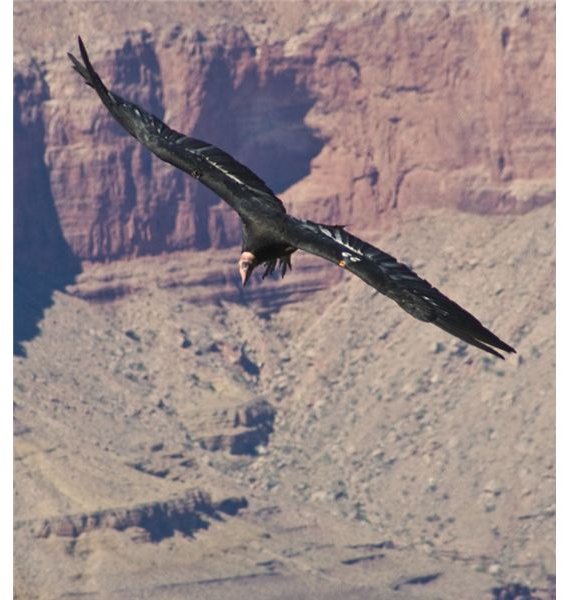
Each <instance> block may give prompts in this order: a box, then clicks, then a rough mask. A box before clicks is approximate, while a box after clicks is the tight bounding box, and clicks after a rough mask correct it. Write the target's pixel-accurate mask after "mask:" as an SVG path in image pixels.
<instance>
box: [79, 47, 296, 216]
mask: <svg viewBox="0 0 562 600" xmlns="http://www.w3.org/2000/svg"><path fill="white" fill-rule="evenodd" d="M78 44H79V46H80V54H81V55H82V60H83V61H84V64H82V63H81V62H80V61H78V60H77V59H76V58H75V57H74V56H73V55H72V54H70V53H69V54H68V57H69V58H70V60H71V61H72V64H73V66H74V69H75V70H76V71H77V72H78V73H79V74H80V75H81V76H82V77H83V78H84V80H85V81H86V84H87V85H89V86H90V87H92V88H93V89H94V90H95V91H96V92H97V94H98V96H99V97H100V99H101V101H102V102H103V103H104V105H105V106H106V108H107V109H108V110H109V112H110V113H111V114H112V116H113V117H114V118H115V120H116V121H117V122H118V123H119V124H120V125H122V126H123V127H124V128H125V129H126V130H127V131H128V132H129V133H130V134H131V135H132V136H134V137H135V138H137V140H139V142H141V143H142V144H144V145H145V146H146V147H147V148H148V149H149V150H150V151H152V152H153V153H154V154H156V156H158V158H161V159H162V160H164V161H166V162H168V163H170V164H172V165H174V166H175V167H178V168H179V169H182V170H183V171H185V172H186V173H188V174H189V175H191V176H192V177H194V178H195V179H198V180H199V181H201V183H203V184H205V185H206V186H207V187H209V188H210V189H212V190H213V191H214V192H216V193H217V194H218V195H219V196H220V197H221V198H223V200H225V201H226V202H228V204H230V206H232V208H234V209H235V210H236V211H237V212H238V213H239V214H240V215H241V216H242V217H244V216H245V215H249V216H251V215H253V214H255V213H256V211H257V212H259V211H260V210H265V211H273V212H275V213H285V208H284V206H283V203H282V202H281V200H279V198H277V197H276V196H275V194H274V193H273V192H272V191H271V190H270V189H269V187H268V186H267V185H266V184H265V183H264V182H263V181H262V180H261V179H260V178H259V177H258V176H257V175H256V174H255V173H253V172H252V171H250V169H248V168H247V167H245V166H244V165H242V164H240V163H239V162H238V161H236V160H235V159H234V158H232V156H230V154H227V153H226V152H224V151H222V150H221V149H220V148H217V147H216V146H213V145H212V144H209V143H208V142H203V141H201V140H197V139H195V138H190V137H187V136H185V135H183V134H181V133H179V132H177V131H174V130H173V129H171V128H170V127H168V126H167V125H166V124H165V123H164V122H162V121H161V120H160V119H159V118H158V117H156V116H154V115H152V114H150V113H148V112H146V111H145V110H143V109H142V108H141V107H140V106H137V105H136V104H133V103H132V102H127V101H126V100H124V99H123V98H121V97H120V96H118V95H117V94H115V93H113V92H111V91H109V90H108V89H107V88H106V87H105V85H104V83H103V82H102V80H101V78H100V76H99V75H98V74H97V73H96V71H95V70H94V68H93V67H92V64H91V63H90V60H89V58H88V54H87V52H86V48H85V46H84V43H83V42H82V39H81V38H78Z"/></svg>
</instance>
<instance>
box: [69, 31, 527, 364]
mask: <svg viewBox="0 0 562 600" xmlns="http://www.w3.org/2000/svg"><path fill="white" fill-rule="evenodd" d="M78 44H79V47H80V54H81V56H82V60H83V64H82V63H81V62H80V61H79V60H77V59H76V58H75V57H74V56H73V55H72V54H70V53H69V54H68V56H69V58H70V60H71V61H72V64H73V66H74V69H75V70H76V71H77V72H78V73H79V74H80V75H81V76H82V77H83V78H84V80H85V82H86V84H87V85H89V86H90V87H92V88H93V89H94V90H95V91H96V92H97V94H98V96H99V97H100V99H101V101H102V102H103V104H104V105H105V107H106V108H107V109H108V110H109V112H110V113H111V115H112V116H113V117H114V118H115V120H116V121H117V122H118V123H120V124H121V125H122V126H123V127H124V128H125V129H126V130H127V131H128V132H129V133H130V134H131V135H132V136H134V137H135V138H136V139H137V140H139V142H141V143H142V144H144V145H145V146H146V147H147V148H148V149H149V150H150V151H151V152H153V153H154V154H156V156H158V157H159V158H161V159H162V160H164V161H166V162H168V163H170V164H172V165H174V166H175V167H178V168H179V169H181V170H182V171H185V172H186V173H188V174H189V175H191V176H192V177H194V178H195V179H197V180H199V181H200V182H201V183H203V184H204V185H206V186H207V187H208V188H210V189H211V190H213V191H214V192H215V193H216V194H218V196H219V197H220V198H222V199H223V200H225V201H226V202H227V203H228V204H229V205H230V206H231V207H232V208H233V209H234V210H235V211H236V212H237V213H238V215H239V216H240V219H241V220H242V254H241V255H240V260H239V263H238V265H239V270H240V276H241V278H242V283H243V284H244V285H245V284H246V283H247V282H248V280H249V278H250V275H251V274H252V271H253V270H254V269H255V267H256V266H258V265H261V264H264V265H265V272H264V277H265V276H266V275H269V274H271V273H272V272H273V271H274V270H275V269H276V268H277V267H279V268H280V269H281V275H285V272H286V270H287V269H288V268H289V269H290V268H291V255H292V254H293V252H295V251H296V250H304V251H305V252H310V253H311V254H315V255H317V256H321V257H322V258H325V259H326V260H329V261H330V262H332V263H335V264H337V265H339V266H340V267H343V268H345V269H347V270H348V271H350V272H351V273H353V274H355V275H357V276H358V277H360V278H361V279H362V280H363V281H364V282H365V283H367V284H368V285H370V286H372V287H374V288H375V289H376V290H378V291H379V292H381V293H382V294H384V295H386V296H388V297H389V298H392V300H394V301H395V302H396V303H398V304H399V305H400V307H402V308H403V309H404V310H405V311H407V312H408V313H410V314H411V315H412V316H414V317H415V318H416V319H419V320H421V321H426V322H428V323H433V324H434V325H437V326H438V327H440V328H441V329H444V330H445V331H447V332H448V333H450V334H452V335H454V336H456V337H458V338H460V339H461V340H463V341H465V342H467V343H469V344H472V345H473V346H476V347H478V348H481V349H482V350H485V351H486V352H489V353H490V354H493V355H495V356H498V357H500V358H503V356H502V355H501V354H500V353H499V352H497V350H495V348H497V349H499V350H503V351H504V352H515V350H514V348H512V347H511V346H509V345H508V344H506V343H505V342H503V341H502V340H500V339H499V338H498V337H497V336H496V335H494V334H493V333H492V332H491V331H490V330H488V329H486V327H484V326H483V325H482V323H480V321H479V320H478V319H476V318H475V317H474V316H472V315H471V314H470V313H469V312H468V311H466V310H465V309H464V308H462V307H461V306H459V305H458V304H456V303H455V302H453V301H452V300H450V299H449V298H447V296H445V295H444V294H442V293H441V292H440V291H439V290H438V289H436V288H434V287H433V286H432V285H431V284H430V283H428V282H427V281H426V280H425V279H422V278H420V277H418V275H416V273H414V271H412V270H411V269H410V268H408V267H407V266H406V265H404V264H402V263H400V262H398V261H397V260H396V259H395V258H394V257H392V256H390V254H387V253H386V252H383V251H382V250H379V249H378V248H375V247H374V246H371V245H370V244H367V243H366V242H364V241H362V240H360V239H359V238H357V237H355V236H353V235H351V234H350V233H348V232H347V231H346V230H345V229H344V228H343V227H341V226H336V225H323V224H321V223H315V222H313V221H308V220H303V219H298V218H296V217H293V216H291V215H289V214H287V211H286V210H285V207H284V206H283V203H282V202H281V200H279V198H277V197H276V196H275V194H274V193H273V192H272V190H271V189H270V188H269V187H268V186H267V184H266V183H265V182H264V181H262V180H261V179H260V178H259V177H258V176H257V175H256V174H255V173H253V172H252V171H250V169H248V168H247V167H245V166H244V165H242V164H240V163H239V162H238V161H236V160H235V159H234V158H233V157H232V156H230V155H229V154H227V153H226V152H224V151H222V150H221V149H220V148H217V147H216V146H213V145H212V144H209V143H208V142H204V141H201V140H197V139H195V138H191V137H188V136H186V135H183V134H181V133H178V132H177V131H174V130H173V129H171V128H170V127H168V126H167V125H166V124H165V123H163V122H162V121H161V120H160V119H158V118H157V117H155V116H154V115H151V114H150V113H148V112H146V111H145V110H143V109H142V108H141V107H139V106H137V105H135V104H133V103H132V102H128V101H127V100H124V99H123V98H121V97H120V96H118V95H117V94H115V93H114V92H111V91H110V90H108V89H107V88H106V87H105V85H104V83H103V82H102V80H101V78H100V77H99V75H98V74H97V73H96V71H95V70H94V68H93V67H92V64H91V63H90V59H89V58H88V54H87V52H86V48H85V46H84V43H83V42H82V40H81V39H80V38H78Z"/></svg>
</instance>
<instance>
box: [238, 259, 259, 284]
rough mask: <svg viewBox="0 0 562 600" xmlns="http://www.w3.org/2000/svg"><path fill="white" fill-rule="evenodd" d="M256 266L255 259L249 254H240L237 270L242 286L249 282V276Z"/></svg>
mask: <svg viewBox="0 0 562 600" xmlns="http://www.w3.org/2000/svg"><path fill="white" fill-rule="evenodd" d="M255 265H256V257H255V255H254V254H252V253H251V252H242V255H241V256H240V260H239V261H238V269H239V271H240V278H241V279H242V285H243V286H245V285H246V284H247V283H248V281H249V280H250V275H251V274H252V271H253V270H254V267H255Z"/></svg>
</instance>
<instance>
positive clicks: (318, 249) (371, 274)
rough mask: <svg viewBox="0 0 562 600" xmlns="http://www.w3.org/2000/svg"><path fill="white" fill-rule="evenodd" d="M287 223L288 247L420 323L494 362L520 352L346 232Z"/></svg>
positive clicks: (406, 269)
mask: <svg viewBox="0 0 562 600" xmlns="http://www.w3.org/2000/svg"><path fill="white" fill-rule="evenodd" d="M287 220H288V222H289V225H288V226H287V230H286V233H287V242H289V243H290V244H292V245H293V246H295V247H296V248H300V249H301V250H305V251H307V252H310V253H312V254H316V255H318V256H321V257H323V258H325V259H327V260H329V261H331V262H333V263H336V264H338V265H340V266H345V267H346V268H347V269H348V270H349V271H351V272H352V273H353V274H355V275H357V276H358V277H360V278H361V279H362V280H363V281H365V282H366V283H367V284H368V285H370V286H372V287H374V288H375V289H376V290H378V291H379V292H381V293H382V294H384V295H385V296H388V297H389V298H391V299H392V300H394V301H395V302H396V303H397V304H398V305H399V306H400V307H401V308H403V309H404V310H405V311H406V312H408V313H409V314H411V315H412V316H413V317H415V318H416V319H419V320H420V321H425V322H428V323H433V324H434V325H437V327H440V328H441V329H443V330H444V331H447V332H448V333H450V334H452V335H454V336H456V337H458V338H460V339H462V340H463V341H465V342H467V343H468V344H472V345H473V346H476V347H478V348H481V349H482V350H485V351H486V352H489V353H490V354H493V355H494V356H498V357H500V358H503V356H502V355H501V354H500V353H499V352H497V351H496V350H494V348H498V349H500V350H503V351H504V352H515V350H514V349H513V348H512V347H511V346H509V345H508V344H506V343H505V342H503V341H502V340H501V339H500V338H498V337H497V336H496V335H495V334H493V333H492V332H491V331H490V330H488V329H486V327H484V326H483V325H482V323H481V322H480V321H479V320H478V319H476V317H474V316H473V315H471V314H470V313H469V312H468V311H467V310H465V309H464V308H462V307H461V306H459V305H458V304H457V303H456V302H453V300H451V299H450V298H447V296H445V295H444V294H443V293H441V292H440V291H439V290H438V289H437V288H435V287H433V286H432V285H431V284H430V283H429V282H428V281H426V280H425V279H422V278H421V277H419V276H418V275H417V274H416V273H415V272H414V271H413V270H412V269H410V268H409V267H408V266H406V265H405V264H403V263H400V262H398V261H397V260H396V259H395V258H394V257H393V256H391V255H390V254H387V253H386V252H383V251H382V250H379V249H378V248H376V247H375V246H371V245H370V244H367V243H366V242H364V241H363V240H360V239H359V238H357V237H355V236H353V235H351V234H350V233H348V232H347V231H346V230H345V229H344V228H343V227H339V226H332V225H322V224H319V223H314V222H313V221H302V220H300V219H295V218H292V217H289V218H288V219H287Z"/></svg>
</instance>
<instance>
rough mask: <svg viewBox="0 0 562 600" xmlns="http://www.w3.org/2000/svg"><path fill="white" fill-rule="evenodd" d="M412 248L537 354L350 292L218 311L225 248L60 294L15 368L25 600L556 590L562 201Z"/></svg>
mask: <svg viewBox="0 0 562 600" xmlns="http://www.w3.org/2000/svg"><path fill="white" fill-rule="evenodd" d="M399 231H400V233H399V234H398V233H389V234H386V235H385V236H383V237H379V238H377V239H375V240H373V241H376V242H377V243H378V244H380V246H381V247H383V248H385V249H387V250H390V251H392V252H395V253H396V254H398V255H399V256H401V258H403V259H404V260H407V261H409V262H411V263H413V264H414V266H415V267H416V269H417V270H418V271H419V272H420V273H423V274H424V276H427V277H428V278H429V279H430V280H432V281H434V282H435V283H436V284H438V285H439V286H440V287H441V288H442V289H443V290H444V291H445V292H446V293H448V294H450V295H451V296H452V297H453V298H455V299H457V300H459V301H461V302H462V303H463V304H465V305H466V306H467V307H468V308H470V309H471V310H472V311H474V312H475V314H477V315H478V316H479V317H480V318H482V319H483V320H484V322H485V323H486V324H488V325H490V326H492V328H493V329H494V330H495V331H497V332H498V333H499V334H500V335H501V336H502V337H504V338H505V339H506V340H508V341H509V342H511V343H513V344H514V345H515V346H516V347H517V350H518V354H517V356H514V357H512V358H510V359H509V360H508V361H506V362H505V363H503V362H501V361H499V360H495V359H490V358H488V357H487V356H486V355H483V354H482V353H480V352H478V351H477V350H476V349H472V348H467V347H466V346H465V345H464V344H462V343H460V342H458V341H457V340H455V339H453V338H451V337H449V336H447V335H446V334H445V333H443V332H441V331H440V330H438V329H436V328H434V327H431V326H429V325H425V324H423V323H418V322H416V321H414V320H413V319H411V318H410V317H409V316H408V315H406V314H405V313H403V312H402V311H401V310H399V309H398V308H397V307H396V306H395V305H394V304H393V303H392V302H391V301H390V300H388V299H385V298H383V297H381V296H380V295H377V294H375V293H374V292H373V291H372V290H371V289H370V288H367V287H366V286H364V285H363V284H362V283H361V282H360V281H358V280H354V279H353V278H350V279H348V278H347V277H346V278H345V279H344V280H340V282H339V283H333V284H331V285H330V287H329V288H326V289H324V290H320V291H317V292H314V293H311V292H310V291H309V292H305V291H303V290H302V289H300V290H299V287H298V286H296V287H295V288H294V290H293V292H292V293H291V294H290V295H289V298H292V299H293V300H298V302H292V303H291V302H289V303H287V304H285V305H284V306H279V304H276V303H273V304H269V303H268V302H267V301H265V300H264V301H259V300H258V299H257V298H256V296H252V297H250V298H246V297H244V296H240V295H239V296H238V297H234V296H229V294H231V293H233V291H230V290H233V289H235V286H234V284H233V283H229V282H228V278H226V282H225V280H223V279H221V278H216V279H215V280H214V281H208V282H207V284H206V286H205V289H206V294H207V295H206V296H202V295H201V293H200V290H201V276H202V274H203V272H205V271H206V270H207V262H208V261H211V262H213V259H214V258H215V257H216V256H217V253H216V251H208V252H202V253H199V254H198V255H194V254H193V253H189V252H182V253H174V254H172V255H170V256H168V257H167V258H164V257H145V258H141V259H136V260H134V261H118V262H115V263H111V264H107V265H101V264H92V265H89V266H86V268H85V270H84V272H83V273H82V274H81V275H80V276H79V277H78V281H77V283H76V284H75V285H74V286H72V287H69V288H68V290H67V293H65V294H62V293H60V292H57V293H55V298H54V305H53V306H52V307H51V308H49V309H48V310H47V313H46V316H45V320H44V321H43V323H42V335H41V336H38V337H36V338H35V339H34V340H33V341H31V342H29V343H26V350H27V354H28V356H27V358H17V359H16V365H15V402H16V404H15V417H16V434H17V435H16V440H15V454H16V463H15V469H16V471H15V473H16V492H15V493H16V496H15V507H16V528H17V529H16V537H15V542H16V558H15V561H16V588H17V590H18V594H19V597H22V598H33V597H39V598H54V597H58V596H57V594H58V593H59V592H60V590H61V589H64V590H65V593H68V594H84V593H88V594H91V595H92V596H93V597H99V598H143V597H149V596H152V597H154V595H157V596H158V597H161V598H180V597H185V594H186V593H192V594H195V597H209V598H214V597H215V595H214V594H216V597H217V598H218V597H219V596H220V595H221V594H222V595H223V596H224V595H225V594H227V595H228V597H233V598H238V597H240V598H242V597H244V596H247V595H248V594H250V595H252V594H256V593H257V591H256V590H258V589H259V590H260V591H259V593H260V597H266V598H269V597H271V598H275V597H278V596H279V594H280V593H281V592H280V589H284V590H288V589H290V590H292V592H294V597H303V598H304V597H310V595H311V594H312V595H313V597H327V598H330V597H332V598H339V597H341V598H344V597H351V598H354V597H356V598H371V597H373V595H374V596H375V597H380V598H386V597H389V598H390V597H392V598H395V597H396V598H433V599H434V598H437V597H446V598H452V597H455V598H460V599H465V598H466V599H472V598H474V599H475V600H476V599H479V600H480V599H481V598H490V599H491V598H499V597H504V598H506V597H507V598H511V597H516V595H514V594H512V596H505V595H504V596H500V595H494V592H492V590H493V589H494V588H498V589H500V588H502V589H522V590H526V592H525V593H526V594H527V592H528V594H527V595H524V594H523V597H524V598H540V599H541V600H545V599H547V598H551V597H554V595H553V593H554V592H549V589H550V587H551V586H552V575H553V573H554V519H555V516H554V506H555V505H554V503H555V495H554V489H555V486H554V429H553V425H552V424H553V422H554V376H553V374H554V290H553V286H552V281H553V278H554V245H553V243H552V242H553V235H554V207H553V205H549V206H547V207H543V208H542V209H539V210H535V211H531V212H530V213H528V214H526V215H520V216H511V217H496V218H494V219H490V218H484V217H482V216H479V215H468V214H460V215H459V213H456V212H454V211H452V210H441V211H439V212H438V213H436V214H434V215H433V216H431V217H428V216H419V215H418V216H409V217H407V218H406V219H404V220H403V221H402V222H401V223H400V228H399ZM436 239H437V240H439V243H440V251H439V252H438V253H435V252H434V250H433V247H434V241H435V240H436ZM459 240H463V242H462V244H461V242H459ZM459 245H461V247H462V252H459ZM221 254H222V253H221V252H219V257H220V255H221ZM205 257H207V259H206V258H205ZM300 258H301V257H300V256H298V257H296V260H295V263H296V268H295V270H294V271H293V272H292V273H291V274H290V275H289V276H288V277H287V278H286V279H285V280H284V281H283V282H277V283H275V282H273V283H271V284H269V285H281V286H288V285H289V283H288V282H289V281H290V279H291V278H293V276H294V277H296V278H298V277H299V272H300V268H301V266H302V267H303V271H304V272H307V270H309V269H310V267H308V269H307V268H305V267H306V262H305V263H304V264H301V261H300ZM311 260H314V259H311ZM312 266H313V265H312ZM225 269H226V267H225ZM333 271H335V272H337V273H339V272H340V271H339V270H338V269H336V268H335V267H334V269H333ZM312 272H313V273H314V271H312ZM174 279H175V281H176V285H174V284H173V280H174ZM125 282H126V285H127V286H129V289H130V290H134V293H126V292H124V293H122V294H121V296H118V297H113V298H112V299H108V298H107V297H106V296H104V294H103V293H102V294H98V293H96V289H97V288H99V289H100V290H104V289H106V288H107V286H108V285H124V283H125ZM163 282H165V285H163ZM328 289H329V292H328ZM86 292H87V293H86ZM267 297H268V296H267V295H264V296H263V298H264V299H266V298H267ZM202 298H203V299H202ZM193 489H196V490H200V491H199V492H198V494H199V495H198V496H197V497H198V498H200V499H202V504H201V509H200V510H199V511H197V510H195V511H194V510H193V509H194V507H192V508H191V509H190V510H184V509H183V508H182V507H183V505H181V498H183V497H185V494H186V491H187V490H193ZM209 498H212V501H211V500H209ZM241 498H243V499H244V500H236V499H241ZM245 502H247V507H246V508H245V509H244V510H242V511H241V512H239V508H238V507H240V506H243V505H244V503H245ZM178 506H179V507H180V510H179V511H178V510H176V508H177V507H178ZM190 506H191V505H190ZM165 507H170V510H167V509H166V508H165ZM188 508H189V507H188ZM220 510H223V511H225V512H226V514H223V515H222V516H221V515H220V513H219V512H218V511H220ZM237 511H238V512H237ZM178 512H179V513H180V514H181V515H185V520H182V519H183V517H182V519H179V518H178V516H177V513H178ZM234 513H236V516H231V515H233V514H234ZM186 522H187V523H188V524H189V527H187V526H185V523H186ZM96 523H97V525H98V526H96V527H94V524H96ZM108 523H109V526H108V525H107V524H108ZM111 524H113V525H111ZM90 525H91V527H90ZM102 525H104V526H102ZM47 532H50V533H51V534H50V535H49V536H48V537H40V536H41V535H46V533H47ZM162 532H164V533H162ZM52 533H58V535H53V534H52ZM61 533H62V534H63V535H61ZM38 534H39V537H38ZM186 534H187V537H185V536H186ZM155 540H156V541H155ZM188 540H192V541H188ZM123 556H126V557H127V560H126V561H124V560H122V559H121V558H120V557H123ZM408 582H410V583H408ZM515 583H517V584H518V585H520V586H524V587H521V588H515V587H513V586H512V588H508V587H506V586H509V585H512V584H515ZM256 586H257V587H256ZM279 586H281V587H279ZM533 589H534V590H535V591H534V592H531V590H533ZM510 593H511V592H510ZM276 594H277V596H276ZM498 594H499V592H498ZM520 595H522V594H520Z"/></svg>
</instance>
